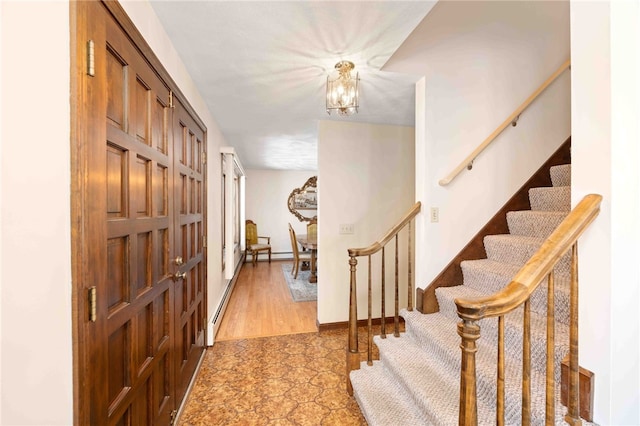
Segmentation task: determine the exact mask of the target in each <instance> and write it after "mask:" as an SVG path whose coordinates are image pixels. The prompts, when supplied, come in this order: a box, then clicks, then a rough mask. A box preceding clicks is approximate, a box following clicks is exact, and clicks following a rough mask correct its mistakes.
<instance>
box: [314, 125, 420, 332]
mask: <svg viewBox="0 0 640 426" xmlns="http://www.w3.org/2000/svg"><path fill="white" fill-rule="evenodd" d="M414 179H415V178H414V129H413V127H401V126H385V125H373V124H363V123H348V122H339V121H320V124H319V131H318V182H319V196H318V200H319V201H318V203H319V211H318V243H319V250H318V322H319V323H320V324H327V323H333V322H342V321H347V320H348V318H349V263H348V262H349V257H348V253H347V249H349V248H357V247H366V246H368V245H370V244H372V243H374V242H375V241H376V240H378V239H379V238H380V237H382V236H383V235H384V234H385V233H386V232H387V231H388V230H389V228H391V227H392V226H393V225H395V224H396V223H397V222H398V220H400V218H401V217H402V216H403V215H404V214H405V213H406V212H407V211H408V210H409V209H410V208H411V207H412V206H413V204H414ZM340 224H353V225H354V231H355V232H354V234H352V235H341V234H339V232H338V230H339V225H340ZM403 241H404V240H402V241H401V243H400V244H401V245H400V247H406V243H405V244H404V245H403V244H402V242H403ZM402 250H403V249H402V248H401V253H402ZM387 256H388V258H387V260H392V257H393V251H392V250H391V251H389V252H387ZM359 265H360V266H359V268H360V271H362V272H364V271H366V261H364V260H361V261H360V263H359ZM400 265H401V266H402V267H403V268H404V267H405V266H404V265H406V260H404V261H402V262H401V263H400ZM388 270H391V273H393V270H392V269H391V268H390V267H388ZM361 276H362V277H363V278H362V279H360V278H359V282H360V285H359V287H358V299H359V301H358V315H359V318H366V300H367V299H366V295H367V289H366V284H365V283H366V281H365V279H364V276H365V275H362V274H361ZM359 277H360V276H359ZM388 282H389V283H392V281H388ZM392 287H393V286H392V285H388V288H389V290H390V291H392ZM391 295H392V293H389V295H388V297H387V301H388V302H389V301H391V302H392V301H393V297H392V296H391ZM376 299H377V300H376V301H374V304H375V306H379V303H380V302H379V294H376ZM404 300H406V295H404V294H401V302H403V301H404ZM391 307H392V304H387V315H389V314H391V313H392V311H391ZM377 311H378V312H379V308H377Z"/></svg>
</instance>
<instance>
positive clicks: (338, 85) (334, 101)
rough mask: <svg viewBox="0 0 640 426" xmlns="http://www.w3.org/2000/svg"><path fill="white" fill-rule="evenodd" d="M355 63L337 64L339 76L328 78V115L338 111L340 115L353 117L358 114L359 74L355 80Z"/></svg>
mask: <svg viewBox="0 0 640 426" xmlns="http://www.w3.org/2000/svg"><path fill="white" fill-rule="evenodd" d="M354 67H355V65H353V62H349V61H340V62H338V63H337V64H336V70H337V71H338V75H337V76H335V73H334V77H333V78H331V75H328V76H327V114H329V115H331V111H332V110H336V111H337V112H338V115H351V114H353V113H357V112H358V81H360V79H359V78H358V73H356V76H355V78H354V77H352V76H351V71H352V70H353V68H354Z"/></svg>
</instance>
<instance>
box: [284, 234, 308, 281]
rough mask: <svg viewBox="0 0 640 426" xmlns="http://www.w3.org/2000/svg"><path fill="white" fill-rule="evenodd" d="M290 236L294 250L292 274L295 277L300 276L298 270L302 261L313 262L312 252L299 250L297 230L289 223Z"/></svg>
mask: <svg viewBox="0 0 640 426" xmlns="http://www.w3.org/2000/svg"><path fill="white" fill-rule="evenodd" d="M289 237H291V250H292V251H293V268H292V270H291V274H293V278H294V279H295V278H298V271H299V270H300V264H301V263H302V262H311V253H308V252H302V253H300V252H299V251H298V240H297V239H296V231H294V230H293V227H292V226H291V224H289Z"/></svg>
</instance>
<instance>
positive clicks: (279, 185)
mask: <svg viewBox="0 0 640 426" xmlns="http://www.w3.org/2000/svg"><path fill="white" fill-rule="evenodd" d="M246 173H247V180H246V190H247V196H246V218H247V219H251V220H253V221H254V222H255V223H256V224H257V225H258V234H259V235H264V236H269V237H271V251H272V258H273V259H278V258H281V259H291V258H292V254H291V240H290V239H289V226H288V223H291V226H293V229H294V230H295V231H296V234H298V235H299V234H306V233H307V223H308V222H300V221H299V220H298V218H297V217H295V216H294V215H293V214H292V213H291V212H290V211H289V208H288V207H287V202H288V200H289V195H290V194H291V191H293V190H294V189H295V188H300V187H302V185H304V184H305V182H306V181H307V179H309V178H310V177H312V176H317V172H315V171H297V170H257V169H249V170H246ZM318 191H319V192H322V182H320V181H318ZM277 253H282V254H277ZM266 258H267V256H266V255H264V254H263V255H260V256H258V259H259V260H265V259H266Z"/></svg>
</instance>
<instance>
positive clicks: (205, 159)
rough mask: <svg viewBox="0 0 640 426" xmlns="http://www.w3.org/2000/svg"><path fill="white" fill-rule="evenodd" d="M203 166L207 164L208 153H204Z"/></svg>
mask: <svg viewBox="0 0 640 426" xmlns="http://www.w3.org/2000/svg"><path fill="white" fill-rule="evenodd" d="M202 164H207V153H206V152H205V151H202Z"/></svg>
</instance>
